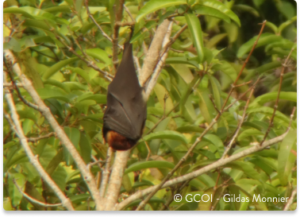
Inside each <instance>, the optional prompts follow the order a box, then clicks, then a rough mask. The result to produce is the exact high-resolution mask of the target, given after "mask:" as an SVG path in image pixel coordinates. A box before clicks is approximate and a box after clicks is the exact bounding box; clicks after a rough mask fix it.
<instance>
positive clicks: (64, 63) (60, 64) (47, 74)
mask: <svg viewBox="0 0 300 217" xmlns="http://www.w3.org/2000/svg"><path fill="white" fill-rule="evenodd" d="M76 60H78V58H77V57H73V58H70V59H66V60H62V61H60V62H58V63H56V64H54V65H53V66H51V67H50V68H49V69H48V70H47V71H46V72H45V73H44V74H43V79H44V80H47V79H48V78H50V77H51V76H52V75H54V73H56V72H57V71H58V70H60V69H61V68H62V67H65V66H67V65H69V64H72V63H73V62H75V61H76Z"/></svg>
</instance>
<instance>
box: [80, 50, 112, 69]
mask: <svg viewBox="0 0 300 217" xmlns="http://www.w3.org/2000/svg"><path fill="white" fill-rule="evenodd" d="M85 52H86V53H87V54H88V55H90V56H91V57H93V58H95V59H98V60H101V61H103V62H104V63H105V64H107V65H110V64H111V63H112V62H111V59H110V58H109V57H108V55H107V53H106V52H105V51H104V50H102V49H100V48H92V49H88V50H86V51H85Z"/></svg>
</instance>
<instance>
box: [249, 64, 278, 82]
mask: <svg viewBox="0 0 300 217" xmlns="http://www.w3.org/2000/svg"><path fill="white" fill-rule="evenodd" d="M281 65H282V64H281V62H279V61H275V62H270V63H266V64H264V65H262V66H260V67H258V68H256V69H253V70H252V71H250V70H249V71H248V72H249V73H248V74H247V75H246V77H245V81H249V80H251V78H252V77H254V76H255V75H261V74H264V73H266V72H269V71H272V70H274V69H276V68H278V67H280V66H281Z"/></svg>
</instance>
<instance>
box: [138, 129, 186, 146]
mask: <svg viewBox="0 0 300 217" xmlns="http://www.w3.org/2000/svg"><path fill="white" fill-rule="evenodd" d="M142 139H143V140H145V141H150V140H153V139H173V140H177V141H181V142H183V143H184V144H188V141H187V139H186V138H185V136H184V135H182V134H181V133H178V132H176V131H171V130H164V131H159V132H155V133H150V134H148V135H146V136H144V137H143V138H142Z"/></svg>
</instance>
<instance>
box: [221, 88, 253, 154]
mask: <svg viewBox="0 0 300 217" xmlns="http://www.w3.org/2000/svg"><path fill="white" fill-rule="evenodd" d="M254 88H255V86H254V87H252V90H251V92H250V95H249V97H248V100H247V102H246V105H245V107H244V112H243V116H242V118H241V119H240V120H239V124H238V127H237V128H236V130H235V132H234V135H233V136H232V137H231V139H230V141H229V143H228V145H227V147H226V149H225V151H224V153H223V156H222V158H224V157H226V155H227V153H228V152H229V150H230V149H231V147H232V144H233V143H234V141H235V139H236V138H237V136H238V134H239V132H240V130H241V128H242V124H243V123H244V120H245V117H246V111H247V108H248V106H249V102H250V99H251V97H252V94H253V92H254Z"/></svg>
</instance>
